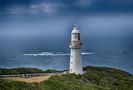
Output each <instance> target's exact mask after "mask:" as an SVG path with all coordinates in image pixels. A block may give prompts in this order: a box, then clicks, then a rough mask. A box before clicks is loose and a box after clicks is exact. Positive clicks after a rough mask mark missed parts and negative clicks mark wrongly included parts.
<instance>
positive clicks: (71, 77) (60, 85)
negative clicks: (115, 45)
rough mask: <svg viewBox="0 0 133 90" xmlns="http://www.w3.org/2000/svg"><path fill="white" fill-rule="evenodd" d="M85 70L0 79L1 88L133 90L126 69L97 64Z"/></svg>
mask: <svg viewBox="0 0 133 90" xmlns="http://www.w3.org/2000/svg"><path fill="white" fill-rule="evenodd" d="M84 71H86V73H84V74H83V75H75V74H63V75H54V76H51V77H50V78H49V77H35V78H11V79H0V90H133V75H132V74H130V73H127V72H125V71H122V70H119V69H115V68H108V67H95V66H86V67H85V68H84ZM34 81H35V82H34Z"/></svg>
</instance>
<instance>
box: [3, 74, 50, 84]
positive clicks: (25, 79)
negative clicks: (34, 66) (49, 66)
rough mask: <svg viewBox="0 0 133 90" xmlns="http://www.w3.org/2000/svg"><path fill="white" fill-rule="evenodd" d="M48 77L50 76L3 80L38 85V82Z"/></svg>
mask: <svg viewBox="0 0 133 90" xmlns="http://www.w3.org/2000/svg"><path fill="white" fill-rule="evenodd" d="M49 77H50V76H40V77H31V78H21V77H18V78H3V79H6V80H14V81H24V82H27V83H32V82H36V83H39V82H42V81H44V80H47V79H48V78H49Z"/></svg>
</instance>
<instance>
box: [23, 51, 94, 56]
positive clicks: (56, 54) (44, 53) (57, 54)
mask: <svg viewBox="0 0 133 90" xmlns="http://www.w3.org/2000/svg"><path fill="white" fill-rule="evenodd" d="M81 54H82V55H88V54H93V53H88V52H83V53H81ZM23 55H24V56H69V55H70V53H62V52H57V53H51V52H42V53H37V54H23Z"/></svg>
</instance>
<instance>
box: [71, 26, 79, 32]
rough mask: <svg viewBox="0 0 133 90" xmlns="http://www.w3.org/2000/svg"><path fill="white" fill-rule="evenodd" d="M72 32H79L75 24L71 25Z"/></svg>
mask: <svg viewBox="0 0 133 90" xmlns="http://www.w3.org/2000/svg"><path fill="white" fill-rule="evenodd" d="M72 33H80V32H79V30H78V28H77V27H76V26H74V27H73V30H72Z"/></svg>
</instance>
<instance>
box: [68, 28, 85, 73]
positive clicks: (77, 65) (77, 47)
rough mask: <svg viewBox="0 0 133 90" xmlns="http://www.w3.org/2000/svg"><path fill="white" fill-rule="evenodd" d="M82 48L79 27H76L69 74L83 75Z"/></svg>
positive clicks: (73, 34) (73, 32) (71, 46)
mask: <svg viewBox="0 0 133 90" xmlns="http://www.w3.org/2000/svg"><path fill="white" fill-rule="evenodd" d="M81 46H82V43H81V42H80V32H79V30H78V28H77V26H74V27H73V30H72V32H71V42H70V45H69V47H70V49H71V52H70V67H69V73H75V74H83V64H82V55H81Z"/></svg>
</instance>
